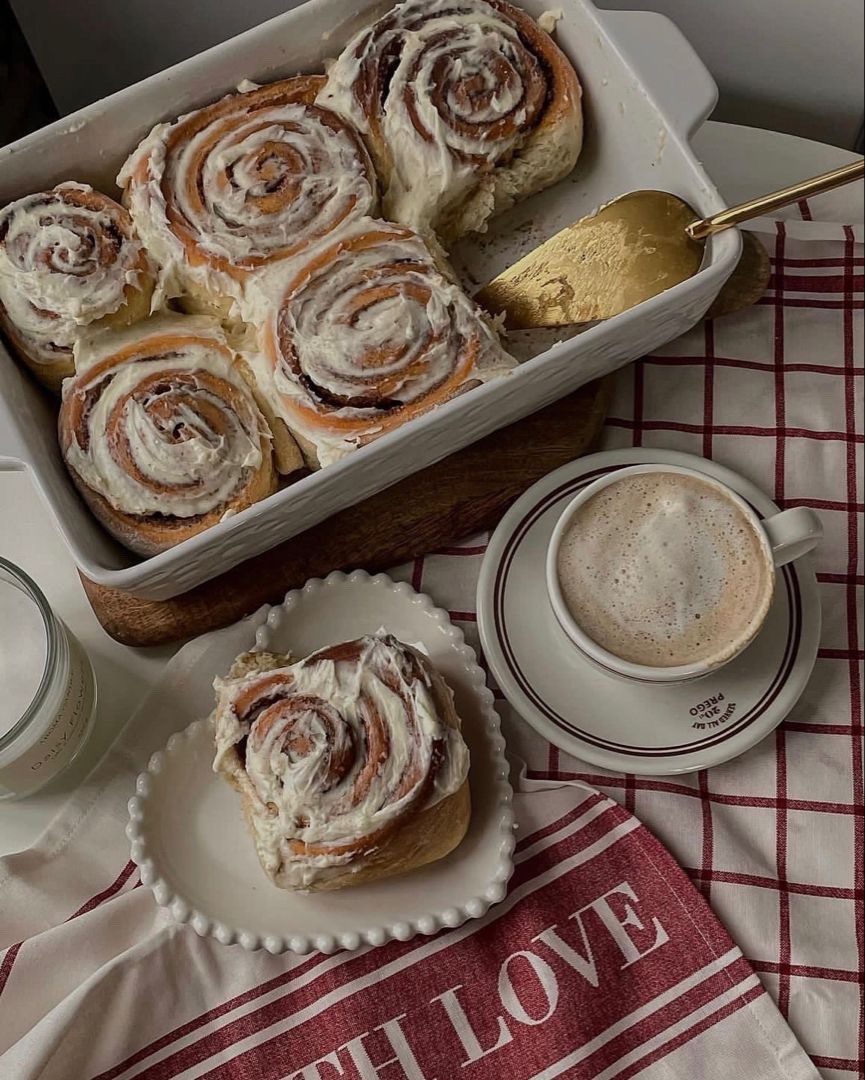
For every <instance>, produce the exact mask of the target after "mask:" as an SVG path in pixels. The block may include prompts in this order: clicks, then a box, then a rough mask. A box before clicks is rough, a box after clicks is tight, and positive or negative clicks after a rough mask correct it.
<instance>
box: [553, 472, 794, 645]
mask: <svg viewBox="0 0 865 1080" xmlns="http://www.w3.org/2000/svg"><path fill="white" fill-rule="evenodd" d="M557 568H558V575H559V581H560V584H561V588H562V596H563V599H564V601H565V604H566V605H567V607H568V609H569V611H570V612H571V614H572V615H573V617H574V619H575V621H576V622H577V624H578V625H579V626H580V627H581V628H582V629H583V630H584V631H585V633H587V634H588V635H589V637H591V638H592V639H593V640H594V641H596V642H597V643H598V644H599V645H600V646H601V647H602V648H604V649H606V650H607V651H608V652H611V653H613V654H614V655H616V656H619V657H621V658H622V659H623V660H628V661H630V662H632V663H636V664H646V665H651V666H653V667H675V666H679V665H682V664H691V663H696V662H699V661H704V660H723V659H725V658H726V657H728V656H730V655H731V654H732V653H734V652H735V651H736V649H737V648H738V647H739V646H740V645H741V644H742V642H743V640H745V639H747V638H748V637H749V636H750V634H751V632H752V631H753V628H754V626H756V625H758V624H759V621H760V620H761V619H762V616H763V614H764V612H765V610H766V608H767V607H768V603H769V600H770V599H771V593H772V581H773V577H772V569H771V566H770V564H769V561H768V558H767V556H766V553H765V550H764V547H763V545H762V543H761V540H760V537H759V536H758V535H757V533H756V531H755V530H754V528H753V526H752V525H751V522H750V521H749V519H748V518H747V517H746V516H745V514H744V513H743V512H742V511H741V510H740V509H739V507H738V506H737V505H736V504H735V503H734V502H732V501H731V500H730V499H728V498H726V497H725V495H724V494H723V492H722V491H721V490H720V489H719V488H717V487H715V486H714V485H713V484H711V483H708V482H705V481H702V480H700V479H698V478H696V477H691V476H686V475H684V474H682V473H636V474H632V475H630V476H626V477H623V478H622V479H621V480H618V481H616V482H615V483H613V484H610V485H609V486H608V487H606V488H603V489H602V490H601V491H599V492H598V493H597V494H596V495H594V496H593V497H592V498H590V499H589V500H588V501H587V502H585V503H584V504H583V505H582V506H581V507H580V508H579V509H578V510H577V512H576V513H575V514H574V516H573V518H572V519H571V521H570V524H569V526H568V529H567V531H566V533H565V535H564V536H563V538H562V544H561V547H560V549H559V555H558V567H557Z"/></svg>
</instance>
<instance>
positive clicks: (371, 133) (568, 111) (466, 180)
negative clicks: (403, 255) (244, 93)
mask: <svg viewBox="0 0 865 1080" xmlns="http://www.w3.org/2000/svg"><path fill="white" fill-rule="evenodd" d="M580 96H581V90H580V84H579V81H578V79H577V75H576V73H575V72H574V69H573V67H572V66H571V64H570V62H569V60H568V59H567V57H566V56H565V55H564V54H563V53H562V52H561V51H560V50H559V48H558V47H557V46H556V45H555V43H554V42H553V40H552V38H551V37H550V36H549V34H548V33H547V32H546V31H545V30H542V29H541V28H540V27H539V26H538V24H537V23H536V22H535V21H534V20H533V19H532V18H531V17H530V16H529V15H527V14H526V13H525V12H524V11H520V10H519V9H518V8H516V7H513V6H512V5H511V4H509V3H507V2H505V0H408V2H406V3H402V4H399V5H398V6H397V7H395V8H394V9H393V10H392V11H389V12H388V13H387V14H386V15H384V16H383V17H382V18H380V19H379V20H378V21H377V22H375V23H373V25H372V26H370V27H368V28H367V29H366V30H363V31H361V32H360V33H359V34H358V35H357V36H356V37H355V38H353V39H352V40H351V41H350V42H349V43H348V45H347V46H346V47H345V49H344V50H343V51H342V53H341V54H340V56H339V58H338V59H337V60H336V62H335V63H334V64H333V65H332V66H331V68H330V69H329V71H328V76H327V85H326V86H325V88H324V89H323V90H322V92H321V93H320V94H319V96H318V101H319V103H320V104H322V105H326V106H327V107H328V108H331V109H333V110H335V111H336V112H338V113H340V114H341V115H343V116H345V117H346V118H347V119H349V120H351V121H352V123H353V124H354V125H355V126H356V127H357V129H358V130H359V131H360V132H362V133H363V135H364V136H365V138H366V140H367V145H368V146H369V149H370V151H371V153H372V155H373V158H374V160H375V163H376V167H377V169H378V171H379V175H380V176H381V178H382V181H383V184H384V200H383V207H384V216H385V217H387V218H389V219H390V220H391V221H397V222H399V223H400V224H403V225H409V226H411V227H412V228H416V229H420V230H422V231H426V230H430V229H431V230H433V231H435V232H436V233H438V235H439V236H440V238H441V239H442V240H444V242H445V243H448V242H450V241H452V240H454V239H456V238H457V237H459V236H462V235H464V234H465V233H467V232H471V231H482V230H483V229H484V228H485V226H486V222H487V220H488V218H489V217H490V216H492V215H493V214H496V213H499V212H500V211H502V210H505V209H507V208H508V207H510V206H512V205H513V204H514V203H515V202H517V201H518V200H519V199H522V198H524V197H525V196H527V195H530V194H532V193H533V192H536V191H540V190H542V189H543V188H545V187H548V186H549V185H550V184H553V183H555V182H556V181H557V180H560V179H561V178H562V177H563V176H565V175H566V174H567V173H568V172H570V171H571V169H572V168H573V167H574V164H575V162H576V160H577V156H578V154H579V151H580V146H581V142H582V111H581V105H580Z"/></svg>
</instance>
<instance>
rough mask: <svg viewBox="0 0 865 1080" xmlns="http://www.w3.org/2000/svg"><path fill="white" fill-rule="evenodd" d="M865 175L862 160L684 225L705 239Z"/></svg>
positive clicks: (864, 163)
mask: <svg viewBox="0 0 865 1080" xmlns="http://www.w3.org/2000/svg"><path fill="white" fill-rule="evenodd" d="M862 176H865V159H863V158H860V159H859V161H854V162H853V163H852V164H851V165H844V166H842V168H840V169H833V170H832V172H827V173H823V174H822V175H821V176H814V177H812V178H811V179H810V180H802V181H800V182H799V183H798V184H791V185H790V187H786V188H782V189H781V190H780V191H773V192H772V193H771V195H761V196H760V198H759V199H751V201H750V202H745V203H740V204H739V205H738V206H731V207H730V208H729V210H722V211H721V212H720V213H719V214H713V215H712V216H711V217H707V218H701V219H700V220H699V221H692V222H691V224H690V225H686V226H685V232H686V233H687V234H688V236H690V237H691V239H692V240H702V239H703V237H704V236H711V235H712V233H716V232H720V231H721V230H722V229H729V228H730V226H731V225H738V224H739V222H740V221H750V220H751V218H755V217H759V216H760V215H761V214H766V213H768V212H769V211H770V210H778V209H779V208H780V207H782V206H789V205H790V203H794V202H798V201H799V199H804V198H806V196H808V195H819V194H820V192H821V191H830V190H831V189H832V188H836V187H841V185H842V184H849V183H850V182H851V181H853V180H859V179H860V178H861V177H862Z"/></svg>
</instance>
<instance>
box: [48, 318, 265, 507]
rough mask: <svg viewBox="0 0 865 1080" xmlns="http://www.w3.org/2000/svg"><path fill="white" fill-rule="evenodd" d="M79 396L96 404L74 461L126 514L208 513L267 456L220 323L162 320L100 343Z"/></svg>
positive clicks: (71, 387) (76, 442)
mask: <svg viewBox="0 0 865 1080" xmlns="http://www.w3.org/2000/svg"><path fill="white" fill-rule="evenodd" d="M112 356H121V357H122V360H121V361H120V362H118V363H117V364H116V365H115V364H113V363H112V360H111V358H112ZM73 392H75V393H79V394H80V393H82V392H83V393H84V394H86V395H88V397H89V399H90V405H89V408H88V410H87V412H86V417H85V419H84V421H83V423H84V424H85V430H84V432H83V433H77V434H76V437H74V438H72V439H71V440H70V441H69V445H68V446H67V448H66V451H65V458H66V461H67V464H68V465H69V466H70V467H71V468H72V469H73V470H74V472H75V473H76V474H77V475H78V476H79V477H80V478H81V480H83V481H84V483H85V484H86V485H87V486H88V487H89V488H90V489H92V490H93V491H96V492H98V493H99V494H100V495H102V496H103V498H105V499H106V500H107V501H108V503H109V504H110V505H111V506H112V507H114V509H115V510H119V511H121V512H123V513H127V514H139V515H141V514H155V513H159V514H169V515H171V516H173V517H179V518H189V517H195V516H197V515H200V514H204V513H207V512H209V511H211V510H213V509H215V508H217V507H219V506H221V505H222V504H223V503H225V502H227V501H229V500H230V498H231V497H232V495H233V494H234V493H235V492H236V491H237V490H238V488H239V487H240V486H241V485H242V484H243V482H244V480H245V478H246V477H248V475H249V473H250V472H251V471H254V470H256V469H258V467H259V466H260V464H261V462H262V451H261V443H262V438H263V437H265V438H266V437H267V435H266V434H265V432H266V428H265V426H264V421H263V420H262V418H261V416H260V414H259V412H258V409H257V407H256V405H255V402H254V400H253V398H252V394H251V392H250V391H249V389H248V387H247V386H246V384H245V382H244V381H243V378H242V376H241V375H240V374H239V373H238V371H237V369H236V367H235V366H234V364H233V362H232V356H231V353H230V351H229V350H228V348H227V347H226V344H225V339H224V337H223V335H222V332H221V330H220V329H219V327H218V325H217V324H215V322H214V321H213V320H210V319H206V318H193V317H187V318H182V317H177V316H175V317H173V318H172V317H170V316H163V317H161V318H155V319H151V320H149V321H148V322H147V323H145V324H139V325H138V326H137V327H134V328H132V329H130V330H127V331H126V332H125V333H123V334H110V335H102V336H101V340H100V339H99V338H97V339H94V340H93V341H92V342H91V343H89V344H88V346H87V347H86V348H84V349H81V350H79V353H78V374H77V376H76V378H75V381H74V384H71V383H68V384H67V388H66V393H67V394H71V393H73Z"/></svg>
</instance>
